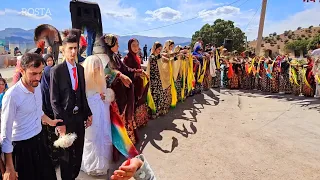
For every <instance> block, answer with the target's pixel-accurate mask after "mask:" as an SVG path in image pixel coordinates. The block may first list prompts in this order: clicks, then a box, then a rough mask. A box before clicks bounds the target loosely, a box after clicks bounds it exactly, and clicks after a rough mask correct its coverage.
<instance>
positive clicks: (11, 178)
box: [3, 169, 18, 180]
mask: <svg viewBox="0 0 320 180" xmlns="http://www.w3.org/2000/svg"><path fill="white" fill-rule="evenodd" d="M3 180H18V173H17V172H16V171H15V170H14V169H7V170H6V172H5V173H4V174H3Z"/></svg>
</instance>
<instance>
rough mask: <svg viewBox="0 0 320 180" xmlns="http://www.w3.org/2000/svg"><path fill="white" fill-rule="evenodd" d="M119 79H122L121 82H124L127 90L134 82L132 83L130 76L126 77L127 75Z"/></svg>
mask: <svg viewBox="0 0 320 180" xmlns="http://www.w3.org/2000/svg"><path fill="white" fill-rule="evenodd" d="M119 78H120V80H121V81H122V83H123V84H124V85H125V86H126V87H127V88H129V87H130V84H131V83H132V81H131V79H130V78H129V77H128V76H126V75H124V74H121V75H120V76H119Z"/></svg>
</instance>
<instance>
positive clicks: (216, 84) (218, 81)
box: [212, 69, 221, 88]
mask: <svg viewBox="0 0 320 180" xmlns="http://www.w3.org/2000/svg"><path fill="white" fill-rule="evenodd" d="M212 87H213V88H219V87H221V71H220V69H217V70H216V76H215V77H213V78H212Z"/></svg>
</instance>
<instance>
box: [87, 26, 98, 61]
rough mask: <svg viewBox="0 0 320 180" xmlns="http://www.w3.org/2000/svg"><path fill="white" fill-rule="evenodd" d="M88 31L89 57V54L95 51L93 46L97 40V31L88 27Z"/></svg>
mask: <svg viewBox="0 0 320 180" xmlns="http://www.w3.org/2000/svg"><path fill="white" fill-rule="evenodd" d="M87 33H88V34H87V43H88V47H87V57H88V56H91V55H92V53H93V46H94V42H95V40H96V31H95V30H94V29H91V28H89V27H87Z"/></svg>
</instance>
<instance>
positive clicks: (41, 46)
mask: <svg viewBox="0 0 320 180" xmlns="http://www.w3.org/2000/svg"><path fill="white" fill-rule="evenodd" d="M44 46H45V42H44V41H43V40H41V41H39V42H37V48H40V49H41V52H42V53H43V52H44Z"/></svg>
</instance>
